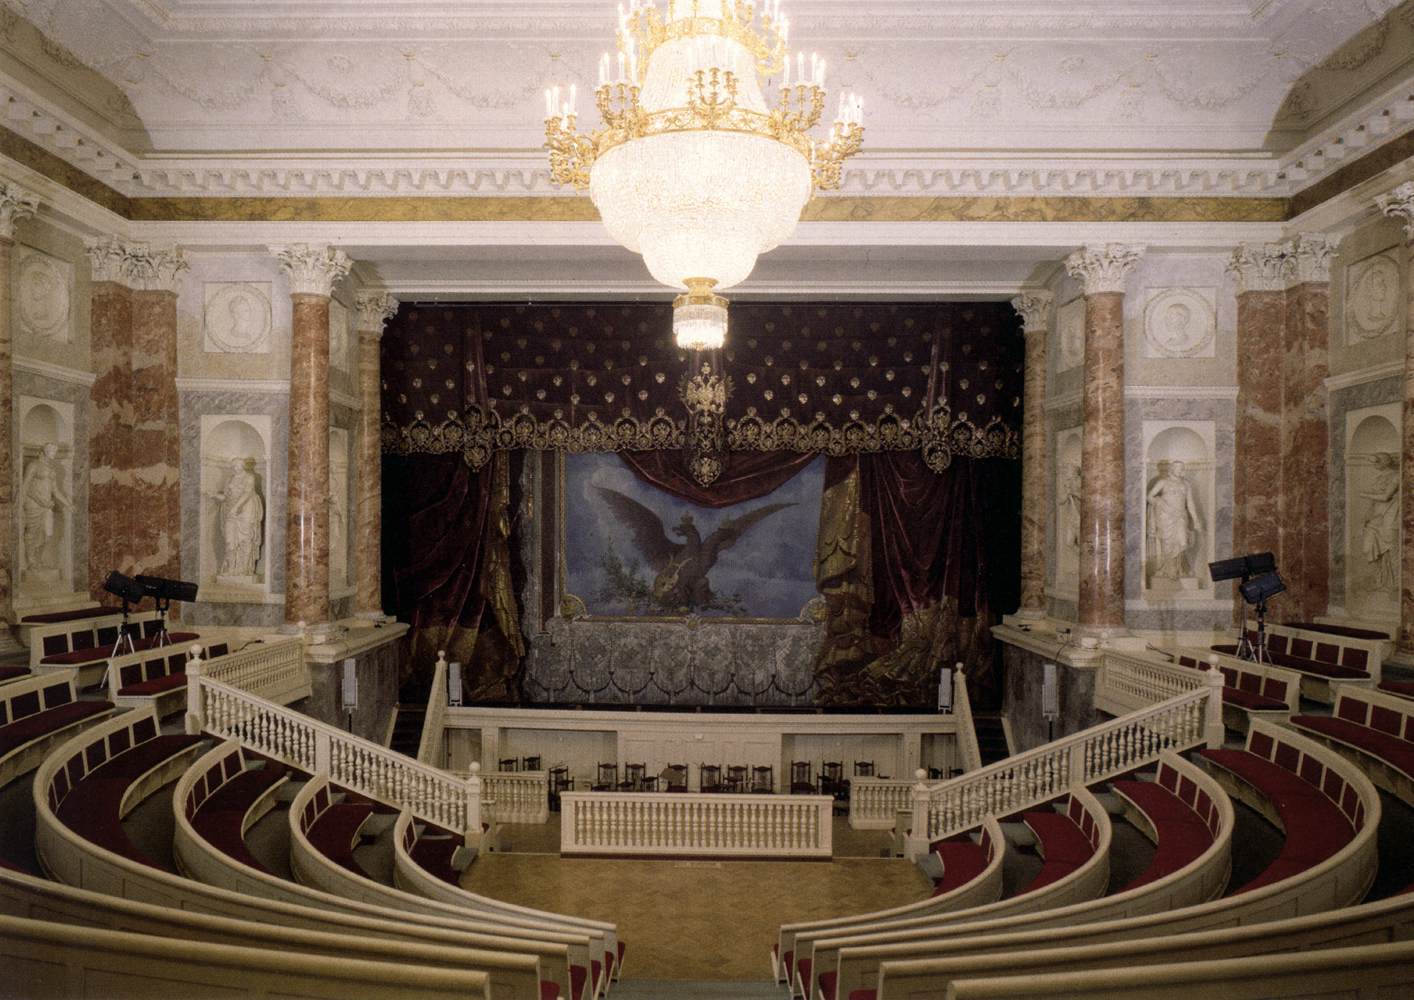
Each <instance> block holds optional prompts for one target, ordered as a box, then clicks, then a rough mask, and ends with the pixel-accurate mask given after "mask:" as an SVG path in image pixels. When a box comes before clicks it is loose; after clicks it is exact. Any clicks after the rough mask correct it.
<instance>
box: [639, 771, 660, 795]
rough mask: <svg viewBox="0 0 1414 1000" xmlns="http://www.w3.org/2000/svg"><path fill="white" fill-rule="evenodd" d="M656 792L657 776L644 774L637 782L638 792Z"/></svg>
mask: <svg viewBox="0 0 1414 1000" xmlns="http://www.w3.org/2000/svg"><path fill="white" fill-rule="evenodd" d="M657 790H658V776H657V775H656V774H645V775H644V776H643V777H642V778H640V779H639V782H638V791H640V792H656V791H657Z"/></svg>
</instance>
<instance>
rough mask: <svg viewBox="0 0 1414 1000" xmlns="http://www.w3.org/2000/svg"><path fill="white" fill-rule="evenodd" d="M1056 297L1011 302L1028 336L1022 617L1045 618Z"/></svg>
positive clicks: (1030, 294)
mask: <svg viewBox="0 0 1414 1000" xmlns="http://www.w3.org/2000/svg"><path fill="white" fill-rule="evenodd" d="M1054 298H1055V297H1054V296H1053V295H1052V294H1051V293H1050V292H1046V291H1027V292H1024V293H1022V294H1021V295H1019V296H1017V297H1016V298H1014V299H1012V300H1011V304H1012V306H1013V307H1014V308H1015V309H1016V311H1017V312H1018V313H1020V314H1021V319H1022V324H1023V329H1024V332H1025V337H1026V382H1025V388H1024V390H1023V397H1022V398H1023V410H1022V418H1021V421H1022V422H1021V606H1020V608H1019V609H1018V611H1017V614H1018V616H1020V617H1022V618H1044V617H1045V615H1046V517H1047V514H1048V512H1049V506H1048V504H1049V501H1048V499H1047V497H1048V494H1049V491H1048V490H1047V488H1046V469H1047V462H1046V416H1045V414H1046V410H1045V402H1046V335H1047V333H1048V332H1049V330H1050V327H1051V317H1052V316H1053V315H1054V309H1053V306H1054Z"/></svg>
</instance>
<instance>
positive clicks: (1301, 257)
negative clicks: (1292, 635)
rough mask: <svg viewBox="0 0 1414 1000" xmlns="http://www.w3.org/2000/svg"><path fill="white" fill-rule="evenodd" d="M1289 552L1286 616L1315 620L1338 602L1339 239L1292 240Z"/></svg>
mask: <svg viewBox="0 0 1414 1000" xmlns="http://www.w3.org/2000/svg"><path fill="white" fill-rule="evenodd" d="M1282 249H1283V257H1284V260H1283V272H1284V274H1285V277H1286V329H1285V332H1284V337H1283V346H1284V351H1283V354H1282V355H1281V357H1282V419H1281V491H1282V501H1281V504H1280V509H1279V517H1278V522H1279V529H1280V532H1281V549H1280V551H1279V552H1278V554H1277V558H1278V561H1277V570H1278V572H1280V573H1281V576H1282V579H1283V580H1285V581H1286V585H1287V593H1286V594H1284V595H1283V596H1282V598H1281V600H1282V606H1281V608H1280V609H1279V611H1278V613H1279V614H1280V616H1281V617H1282V618H1283V619H1285V620H1287V621H1292V620H1295V621H1309V620H1310V619H1311V618H1313V617H1315V616H1316V615H1323V614H1325V613H1326V611H1327V609H1328V607H1329V605H1330V485H1329V481H1328V467H1329V462H1330V416H1329V406H1328V404H1327V396H1328V394H1327V390H1326V377H1327V376H1328V375H1329V374H1330V355H1329V348H1330V333H1329V329H1330V315H1329V314H1330V268H1331V259H1332V257H1334V255H1335V242H1334V241H1333V240H1331V239H1330V238H1329V237H1326V236H1323V235H1321V234H1319V233H1303V234H1300V235H1298V236H1296V237H1294V238H1292V239H1290V240H1288V241H1286V243H1284V244H1283V245H1282Z"/></svg>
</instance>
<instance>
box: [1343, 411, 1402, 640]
mask: <svg viewBox="0 0 1414 1000" xmlns="http://www.w3.org/2000/svg"><path fill="white" fill-rule="evenodd" d="M1399 421H1400V414H1399V405H1398V404H1391V405H1388V406H1379V407H1370V408H1368V409H1364V410H1356V411H1353V412H1351V413H1349V414H1347V416H1346V445H1345V469H1344V479H1345V538H1344V543H1345V607H1346V610H1347V611H1349V612H1350V613H1351V614H1353V615H1355V616H1356V617H1359V618H1373V619H1393V618H1397V617H1398V615H1399V586H1400V566H1399V561H1400V516H1401V511H1400V490H1399V485H1400V454H1401V452H1402V450H1403V443H1402V441H1401V440H1400V432H1399Z"/></svg>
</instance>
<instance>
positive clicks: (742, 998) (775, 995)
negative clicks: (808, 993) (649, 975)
mask: <svg viewBox="0 0 1414 1000" xmlns="http://www.w3.org/2000/svg"><path fill="white" fill-rule="evenodd" d="M625 968H627V966H625ZM784 996H785V993H784V992H783V991H782V989H781V987H779V986H777V985H776V984H774V983H764V982H763V983H684V982H677V981H659V980H654V979H625V980H623V981H622V982H618V983H615V984H614V992H613V998H614V1000H663V998H665V997H672V998H673V1000H782V997H784Z"/></svg>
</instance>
